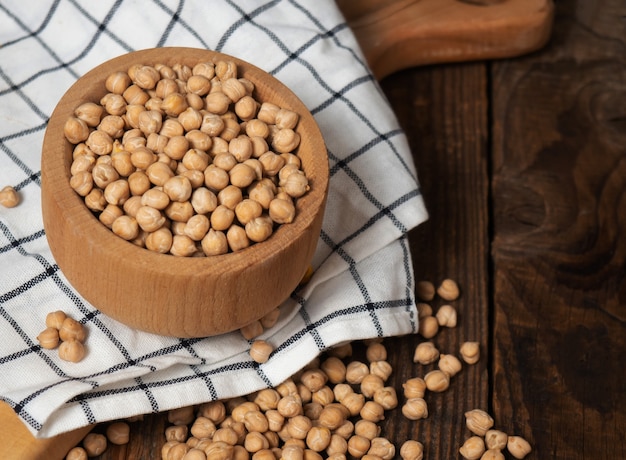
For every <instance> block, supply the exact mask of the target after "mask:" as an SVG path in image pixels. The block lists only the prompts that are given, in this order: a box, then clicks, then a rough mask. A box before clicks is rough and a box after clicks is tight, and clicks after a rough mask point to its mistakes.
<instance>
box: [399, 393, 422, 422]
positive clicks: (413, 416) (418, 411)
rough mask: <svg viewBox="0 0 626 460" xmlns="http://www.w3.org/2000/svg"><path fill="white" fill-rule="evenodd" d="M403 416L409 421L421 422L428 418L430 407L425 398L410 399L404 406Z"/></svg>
mask: <svg viewBox="0 0 626 460" xmlns="http://www.w3.org/2000/svg"><path fill="white" fill-rule="evenodd" d="M402 415H404V416H405V417H406V418H408V419H409V420H419V419H422V418H426V417H428V405H427V404H426V401H425V400H424V398H419V397H416V398H409V399H407V400H406V401H405V403H404V405H403V406H402Z"/></svg>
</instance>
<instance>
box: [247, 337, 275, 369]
mask: <svg viewBox="0 0 626 460" xmlns="http://www.w3.org/2000/svg"><path fill="white" fill-rule="evenodd" d="M272 351H274V347H272V345H270V344H269V343H267V342H266V341H265V340H255V341H254V342H252V345H251V347H250V357H251V358H252V359H253V360H254V361H256V362H257V363H259V364H262V363H265V362H267V360H268V359H269V357H270V355H271V353H272Z"/></svg>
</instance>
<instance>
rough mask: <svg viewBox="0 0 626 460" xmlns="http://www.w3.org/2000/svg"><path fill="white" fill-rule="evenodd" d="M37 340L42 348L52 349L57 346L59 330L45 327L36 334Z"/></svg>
mask: <svg viewBox="0 0 626 460" xmlns="http://www.w3.org/2000/svg"><path fill="white" fill-rule="evenodd" d="M37 341H38V342H39V345H41V347H42V348H45V349H47V350H52V349H54V348H56V347H58V346H59V342H60V339H59V330H58V329H56V328H54V327H47V328H45V329H44V330H43V331H41V333H40V334H39V335H38V336H37Z"/></svg>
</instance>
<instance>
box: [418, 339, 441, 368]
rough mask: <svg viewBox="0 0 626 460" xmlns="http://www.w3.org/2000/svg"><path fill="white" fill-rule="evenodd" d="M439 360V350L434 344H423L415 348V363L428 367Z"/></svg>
mask: <svg viewBox="0 0 626 460" xmlns="http://www.w3.org/2000/svg"><path fill="white" fill-rule="evenodd" d="M437 359H439V350H438V349H437V347H435V344H434V343H432V342H422V343H420V344H418V345H417V347H415V353H414V354H413V362H414V363H420V364H423V365H428V364H431V363H434V362H435V361H437Z"/></svg>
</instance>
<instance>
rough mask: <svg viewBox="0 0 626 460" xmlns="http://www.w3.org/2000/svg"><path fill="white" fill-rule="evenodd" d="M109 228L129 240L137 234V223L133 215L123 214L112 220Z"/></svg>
mask: <svg viewBox="0 0 626 460" xmlns="http://www.w3.org/2000/svg"><path fill="white" fill-rule="evenodd" d="M111 230H113V233H115V234H116V235H117V236H119V237H121V238H123V239H125V240H127V241H130V240H134V239H135V238H137V236H138V235H139V224H137V220H136V219H135V218H134V217H131V216H128V215H124V216H120V217H118V218H117V219H115V220H114V221H113V224H112V226H111Z"/></svg>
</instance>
